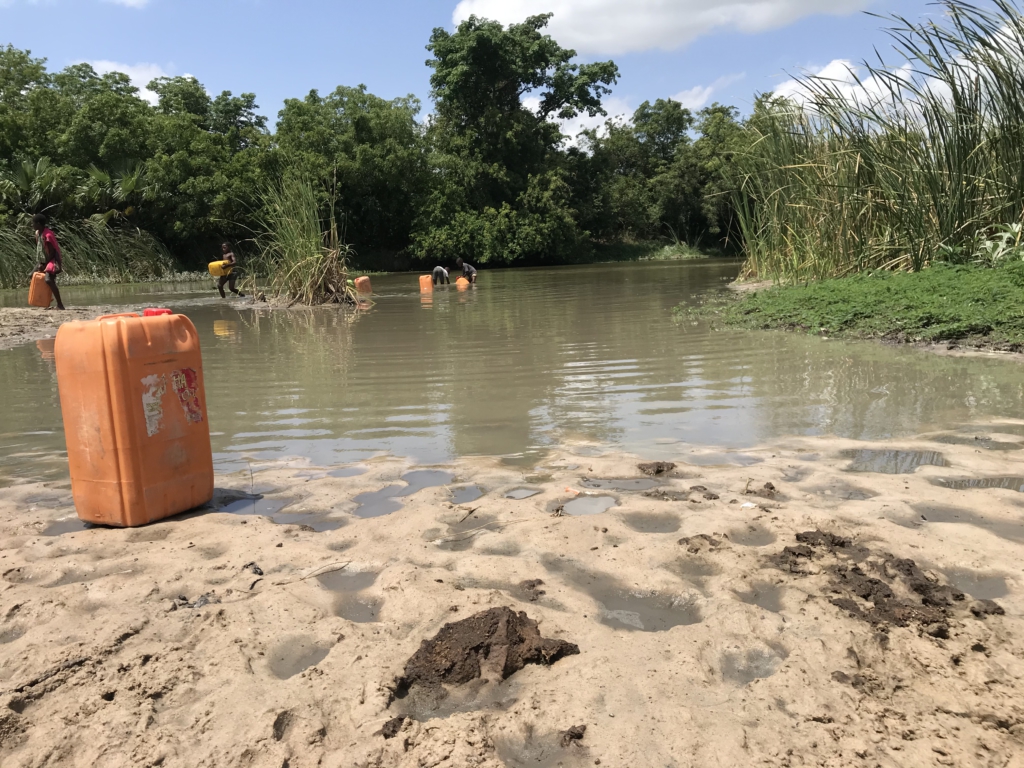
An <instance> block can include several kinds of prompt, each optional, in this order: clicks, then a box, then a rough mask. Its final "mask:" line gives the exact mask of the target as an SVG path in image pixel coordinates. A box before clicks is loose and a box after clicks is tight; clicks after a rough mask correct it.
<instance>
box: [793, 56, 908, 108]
mask: <svg viewBox="0 0 1024 768" xmlns="http://www.w3.org/2000/svg"><path fill="white" fill-rule="evenodd" d="M911 71H912V70H911V65H910V64H904V65H903V66H902V67H898V68H896V69H893V70H890V74H891V76H892V77H893V78H896V79H898V80H904V81H909V79H910V77H911ZM805 77H810V78H813V79H814V80H817V81H819V83H820V84H821V85H827V87H828V88H829V89H830V90H832V91H834V92H836V93H838V94H839V95H841V96H843V97H845V98H846V99H847V100H848V101H850V102H851V103H856V104H864V105H867V104H872V103H876V102H878V101H879V100H889V99H890V97H891V91H890V89H889V88H888V87H887V84H886V83H884V82H882V81H881V80H880V79H879V78H878V77H877V76H872V75H869V74H868V73H867V71H866V70H865V68H864V67H862V66H858V65H857V64H854V63H853V62H852V61H850V60H849V59H833V60H832V61H830V62H829V63H828V64H826V65H825V66H824V67H811V68H809V69H808V70H807V71H806V72H805ZM807 85H808V84H807V83H806V82H802V81H801V80H798V79H795V78H794V79H791V80H786V81H785V82H784V83H781V84H780V85H779V86H778V87H777V88H775V89H774V93H775V95H776V96H784V97H786V98H788V99H792V100H793V101H797V102H800V103H807V102H808V101H810V100H811V96H812V92H811V90H809V89H808V87H807Z"/></svg>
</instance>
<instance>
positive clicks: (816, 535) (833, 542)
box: [796, 531, 853, 550]
mask: <svg viewBox="0 0 1024 768" xmlns="http://www.w3.org/2000/svg"><path fill="white" fill-rule="evenodd" d="M796 540H797V541H799V542H800V543H801V544H807V545H809V546H812V547H825V548H827V549H830V550H836V549H846V548H847V547H849V546H850V545H852V544H853V542H852V541H851V540H850V539H847V538H846V537H844V536H836V535H835V534H834V533H822V532H821V531H805V532H804V533H798V534H797V535H796Z"/></svg>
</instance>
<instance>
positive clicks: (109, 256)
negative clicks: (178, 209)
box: [0, 221, 179, 288]
mask: <svg viewBox="0 0 1024 768" xmlns="http://www.w3.org/2000/svg"><path fill="white" fill-rule="evenodd" d="M54 230H55V232H56V234H57V239H58V240H59V241H60V246H61V251H62V252H63V255H64V274H65V278H64V281H65V282H68V283H85V282H89V283H107V282H109V283H127V282H141V281H146V280H155V279H162V278H166V277H169V276H171V275H174V274H176V273H177V272H178V270H179V268H178V266H177V265H176V264H175V262H174V259H173V258H172V256H171V254H170V252H169V251H168V250H167V249H166V248H165V247H164V246H163V244H162V243H160V241H158V240H157V239H156V238H155V237H153V236H152V235H150V234H149V233H148V232H144V231H141V230H113V229H110V228H109V227H107V226H106V225H105V224H95V223H93V222H91V221H83V222H69V223H57V224H55V225H54ZM38 263H39V258H38V256H37V251H36V241H35V235H34V233H33V232H32V230H31V229H30V228H29V227H28V226H27V225H25V224H22V225H20V226H18V227H15V228H11V227H0V288H20V287H24V286H26V285H28V282H29V278H30V276H31V273H32V270H33V268H34V267H35V266H36V265H37V264H38Z"/></svg>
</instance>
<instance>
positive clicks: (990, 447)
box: [931, 435, 1024, 451]
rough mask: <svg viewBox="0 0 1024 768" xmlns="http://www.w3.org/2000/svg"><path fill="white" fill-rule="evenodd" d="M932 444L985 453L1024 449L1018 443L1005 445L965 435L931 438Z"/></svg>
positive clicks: (988, 439)
mask: <svg viewBox="0 0 1024 768" xmlns="http://www.w3.org/2000/svg"><path fill="white" fill-rule="evenodd" d="M931 442H933V443H943V444H944V445H966V446H969V447H973V448H983V449H984V450H986V451H1019V450H1020V449H1021V448H1024V445H1021V444H1020V443H1006V442H1000V441H998V440H993V439H992V438H991V437H969V436H967V435H943V436H942V437H936V438H932V441H931Z"/></svg>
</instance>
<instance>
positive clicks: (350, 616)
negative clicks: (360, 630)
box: [334, 595, 384, 624]
mask: <svg viewBox="0 0 1024 768" xmlns="http://www.w3.org/2000/svg"><path fill="white" fill-rule="evenodd" d="M383 605H384V600H383V599H381V598H376V597H356V596H355V595H346V596H345V597H343V598H341V599H340V600H338V602H337V603H335V604H334V615H335V616H340V617H341V618H343V619H347V620H348V621H351V622H354V623H356V624H372V623H374V622H377V621H380V609H381V608H382V607H383Z"/></svg>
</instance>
